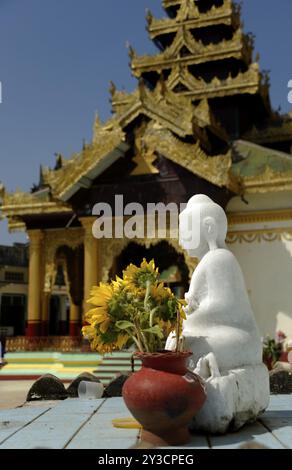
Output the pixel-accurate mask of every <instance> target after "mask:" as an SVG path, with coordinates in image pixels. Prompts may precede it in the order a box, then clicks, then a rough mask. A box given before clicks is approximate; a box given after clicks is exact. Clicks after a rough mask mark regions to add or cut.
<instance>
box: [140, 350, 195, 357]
mask: <svg viewBox="0 0 292 470" xmlns="http://www.w3.org/2000/svg"><path fill="white" fill-rule="evenodd" d="M192 355H193V353H192V352H191V351H182V352H175V351H159V352H153V353H151V352H140V351H137V352H135V353H134V356H135V357H137V358H141V359H143V358H145V359H147V358H160V359H172V358H174V357H175V358H185V359H187V358H188V357H191V356H192Z"/></svg>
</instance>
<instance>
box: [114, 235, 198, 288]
mask: <svg viewBox="0 0 292 470" xmlns="http://www.w3.org/2000/svg"><path fill="white" fill-rule="evenodd" d="M143 258H145V259H146V260H147V261H148V262H149V261H151V260H152V259H154V261H155V265H156V266H157V267H158V268H159V272H160V275H161V280H162V281H164V282H165V283H166V284H168V285H169V287H170V288H171V289H172V291H173V292H174V293H175V294H176V295H177V296H178V297H183V295H184V293H185V292H186V291H187V289H188V283H189V269H188V267H187V265H186V262H185V259H184V256H183V255H182V254H181V253H178V252H177V251H176V250H175V248H174V247H173V246H171V245H170V244H169V243H168V242H167V241H162V242H160V243H157V244H155V245H151V246H150V247H149V248H146V247H145V246H143V245H139V244H138V243H134V242H131V243H129V245H128V246H127V247H126V248H125V249H124V250H123V251H122V253H121V254H120V255H119V256H118V257H117V258H116V260H115V266H113V267H112V270H111V272H110V278H113V277H115V275H118V276H121V275H122V273H123V270H124V269H125V268H126V267H127V266H128V265H129V264H130V263H133V264H135V265H137V266H138V265H140V263H141V262H142V261H143Z"/></svg>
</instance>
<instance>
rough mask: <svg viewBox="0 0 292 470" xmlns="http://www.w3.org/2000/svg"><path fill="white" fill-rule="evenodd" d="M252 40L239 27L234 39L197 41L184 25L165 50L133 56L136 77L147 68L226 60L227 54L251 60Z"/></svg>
mask: <svg viewBox="0 0 292 470" xmlns="http://www.w3.org/2000/svg"><path fill="white" fill-rule="evenodd" d="M182 48H186V49H187V50H188V51H189V54H188V55H184V54H183V55H182V54H181V50H182ZM252 50H253V44H252V42H251V40H250V37H249V36H247V35H245V34H243V32H242V30H241V29H240V28H239V29H237V31H236V32H235V33H234V35H233V37H232V39H230V40H227V39H224V40H223V41H221V42H220V43H218V44H213V43H210V44H208V45H205V44H203V42H201V41H196V40H195V39H194V37H193V35H192V34H191V33H190V31H188V30H187V28H186V27H185V26H184V25H183V26H181V27H180V28H179V30H178V32H177V34H176V37H175V39H174V40H173V42H172V44H171V46H169V47H167V48H166V49H165V51H164V52H162V53H161V54H157V55H155V56H149V55H145V56H140V57H137V56H136V55H135V56H134V57H133V59H132V63H131V67H132V72H133V74H134V75H135V76H136V77H138V78H139V77H141V75H142V74H143V73H145V72H150V71H152V72H153V71H156V72H158V73H161V72H162V71H163V70H164V69H169V68H172V67H173V66H174V65H175V64H183V65H186V66H188V65H194V64H199V63H203V62H208V61H210V60H223V59H228V58H232V57H233V58H236V59H244V60H245V61H246V63H248V64H249V63H250V61H251V56H252Z"/></svg>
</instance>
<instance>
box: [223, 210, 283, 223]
mask: <svg viewBox="0 0 292 470" xmlns="http://www.w3.org/2000/svg"><path fill="white" fill-rule="evenodd" d="M227 216H228V224H229V226H230V225H241V224H257V223H267V222H281V221H287V220H291V221H292V209H279V210H273V211H254V212H246V213H245V212H238V213H236V214H230V213H229V214H227Z"/></svg>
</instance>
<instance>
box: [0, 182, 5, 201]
mask: <svg viewBox="0 0 292 470" xmlns="http://www.w3.org/2000/svg"><path fill="white" fill-rule="evenodd" d="M4 196H5V186H4V184H3V183H1V182H0V202H2V200H3V199H4Z"/></svg>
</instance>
